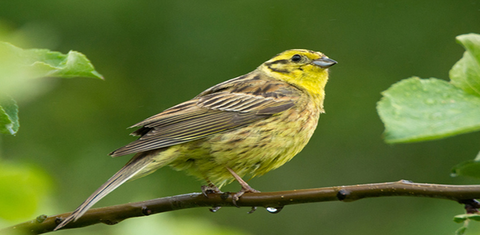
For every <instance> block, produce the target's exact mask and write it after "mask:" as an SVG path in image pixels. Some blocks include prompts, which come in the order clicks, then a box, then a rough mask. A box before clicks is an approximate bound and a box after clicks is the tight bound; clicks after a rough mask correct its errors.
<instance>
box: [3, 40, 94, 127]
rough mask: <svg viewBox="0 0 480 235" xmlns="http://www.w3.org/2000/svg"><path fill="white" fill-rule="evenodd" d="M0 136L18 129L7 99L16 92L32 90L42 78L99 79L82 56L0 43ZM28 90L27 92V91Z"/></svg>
mask: <svg viewBox="0 0 480 235" xmlns="http://www.w3.org/2000/svg"><path fill="white" fill-rule="evenodd" d="M0 71H2V73H0V81H1V84H2V86H0V133H3V134H7V133H9V134H12V135H13V134H15V133H16V132H17V131H18V128H19V126H20V124H19V122H18V115H17V114H18V107H17V105H16V102H15V100H13V99H12V98H11V97H9V96H8V95H15V94H16V93H17V92H18V91H19V90H22V91H23V92H24V93H28V92H31V90H36V89H38V88H36V87H35V86H30V85H29V83H31V82H32V80H33V79H39V78H42V77H59V78H72V77H91V78H100V79H103V77H102V75H101V74H100V73H98V72H97V71H95V69H94V67H93V65H92V64H91V63H90V61H89V60H88V59H87V57H86V56H85V55H83V54H82V53H80V52H76V51H70V52H68V54H62V53H60V52H56V51H50V50H47V49H21V48H18V47H16V46H14V45H12V44H10V43H7V42H0ZM30 89H31V90H30ZM7 94H8V95H7Z"/></svg>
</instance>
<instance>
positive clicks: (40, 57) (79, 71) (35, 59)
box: [0, 42, 103, 79]
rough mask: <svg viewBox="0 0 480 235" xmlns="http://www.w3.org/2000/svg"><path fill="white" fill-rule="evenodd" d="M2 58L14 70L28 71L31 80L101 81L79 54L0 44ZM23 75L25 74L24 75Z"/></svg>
mask: <svg viewBox="0 0 480 235" xmlns="http://www.w3.org/2000/svg"><path fill="white" fill-rule="evenodd" d="M0 52H2V57H3V58H4V59H7V60H8V61H10V62H13V64H12V65H10V66H13V67H14V68H17V69H23V70H28V73H26V74H27V75H28V76H30V77H31V78H36V77H62V78H72V77H90V78H100V79H103V77H102V75H101V74H100V73H98V72H97V71H95V68H94V67H93V65H92V63H90V61H89V60H88V59H87V57H86V56H85V55H83V54H82V53H80V52H76V51H70V52H68V54H62V53H60V52H56V51H50V50H47V49H21V48H19V47H16V46H13V45H12V44H9V43H6V42H0ZM24 75H25V73H24Z"/></svg>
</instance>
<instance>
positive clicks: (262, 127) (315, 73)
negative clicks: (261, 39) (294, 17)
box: [54, 49, 337, 230]
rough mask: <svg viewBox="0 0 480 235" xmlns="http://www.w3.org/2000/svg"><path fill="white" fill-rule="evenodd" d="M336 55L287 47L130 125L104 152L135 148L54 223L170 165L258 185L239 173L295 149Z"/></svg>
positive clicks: (259, 170) (213, 179) (303, 139)
mask: <svg viewBox="0 0 480 235" xmlns="http://www.w3.org/2000/svg"><path fill="white" fill-rule="evenodd" d="M335 64H337V62H336V61H335V60H333V59H330V58H329V57H327V56H326V55H325V54H323V53H321V52H316V51H312V50H306V49H292V50H287V51H284V52H282V53H280V54H277V55H276V56H274V57H273V58H271V59H270V60H268V61H266V62H264V63H262V64H261V65H260V66H259V67H257V68H256V69H255V70H253V71H252V72H250V73H247V74H245V75H242V76H239V77H236V78H233V79H230V80H227V81H225V82H221V83H219V84H217V85H215V86H213V87H211V88H208V89H207V90H205V91H203V92H201V93H200V94H199V95H197V96H196V97H194V98H193V99H191V100H188V101H186V102H183V103H180V104H178V105H175V106H173V107H171V108H169V109H166V110H164V111H163V112H161V113H159V114H156V115H154V116H151V117H149V118H147V119H145V120H144V121H141V122H139V123H137V124H135V125H133V126H131V127H135V128H139V129H137V130H136V131H134V132H133V133H132V135H134V136H139V138H138V139H137V140H135V141H133V142H131V143H129V144H127V145H126V146H124V147H121V148H119V149H117V150H115V151H113V152H111V153H110V155H111V156H112V157H118V156H123V155H128V154H135V155H134V156H133V157H132V159H131V160H130V161H128V162H127V163H126V164H125V166H124V167H123V168H121V169H120V170H119V171H118V172H117V173H116V174H114V175H113V176H112V177H111V178H110V179H109V180H108V181H107V182H105V183H104V184H103V185H102V186H100V188H98V189H97V190H96V191H95V192H94V193H93V194H92V195H91V196H90V197H89V198H87V199H86V200H85V201H84V202H83V203H82V204H81V205H80V206H79V207H78V208H77V209H76V210H75V211H73V212H72V214H71V215H69V216H68V217H67V218H65V219H64V220H63V221H62V222H61V223H60V224H58V225H57V227H56V228H55V229H54V230H58V229H61V228H62V227H64V226H65V225H67V224H68V223H70V222H72V221H76V220H77V219H78V218H80V217H81V216H82V215H83V214H84V213H85V212H86V211H87V210H88V209H89V208H90V207H92V206H93V205H94V204H95V203H97V202H98V201H99V200H101V199H102V198H103V197H105V196H106V195H107V194H109V193H110V192H112V191H113V190H114V189H116V188H117V187H119V186H120V185H122V184H123V183H125V182H127V181H131V180H134V179H138V178H140V177H143V176H146V175H148V174H150V173H152V172H154V171H156V170H157V169H159V168H161V167H164V166H170V167H172V168H173V169H175V170H179V171H186V172H187V173H188V174H190V175H193V176H195V177H197V178H198V179H200V180H203V181H204V182H205V183H207V185H205V186H204V187H202V191H204V193H205V191H208V190H213V191H215V192H220V188H221V187H222V186H224V185H226V184H228V183H231V182H232V181H234V180H237V181H238V182H239V183H240V185H241V187H242V188H241V190H240V191H239V192H237V193H236V194H234V195H233V201H234V202H236V201H237V200H239V198H240V197H241V196H242V195H243V194H244V193H256V192H259V191H257V190H255V189H253V188H252V187H251V186H249V185H248V184H247V183H246V182H245V181H244V180H243V179H242V177H244V176H246V175H248V176H250V177H252V178H253V177H255V176H260V175H263V174H265V173H267V172H269V171H271V170H273V169H276V168H278V167H280V166H282V165H283V164H285V163H286V162H288V161H289V160H291V159H292V158H293V157H294V156H295V155H297V154H298V153H299V152H300V151H301V150H302V149H303V148H304V147H305V145H306V144H307V143H308V141H309V140H310V138H311V136H312V135H313V133H314V131H315V129H316V126H317V123H318V120H319V115H320V114H321V113H324V107H323V103H324V99H325V85H326V83H327V81H328V77H329V68H330V67H331V66H333V65H335Z"/></svg>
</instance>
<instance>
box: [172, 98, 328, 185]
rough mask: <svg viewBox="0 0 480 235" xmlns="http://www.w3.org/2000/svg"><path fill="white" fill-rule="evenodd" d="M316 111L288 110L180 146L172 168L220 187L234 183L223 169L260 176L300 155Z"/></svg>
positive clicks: (228, 173)
mask: <svg viewBox="0 0 480 235" xmlns="http://www.w3.org/2000/svg"><path fill="white" fill-rule="evenodd" d="M318 117H319V110H318V109H315V108H310V109H307V110H298V109H291V110H287V111H286V112H284V113H282V114H280V115H276V116H272V117H270V118H267V119H265V120H262V121H258V122H255V123H252V124H250V125H248V126H243V127H239V128H237V129H233V130H230V131H228V132H222V133H218V134H215V135H211V136H209V137H207V138H206V139H202V140H199V141H194V142H191V143H189V144H187V145H183V146H182V147H183V148H185V149H183V151H181V152H185V153H189V154H188V155H184V154H179V156H178V158H177V160H176V161H175V162H173V163H172V164H170V166H172V167H173V168H174V169H177V170H186V171H187V172H188V173H189V174H191V175H194V176H197V177H198V178H201V179H204V180H207V181H209V182H211V183H213V184H215V185H216V186H217V187H221V186H223V185H224V184H226V183H229V182H231V181H232V180H233V177H232V175H231V174H230V172H229V171H228V170H227V169H226V167H229V168H231V169H232V170H233V171H235V172H236V173H237V174H238V175H239V176H241V177H242V176H245V175H250V176H252V177H253V176H257V175H263V174H265V173H267V172H268V171H270V170H273V169H276V168H278V167H280V166H282V165H283V164H285V163H286V162H288V161H289V160H290V159H292V158H293V157H294V156H295V155H296V154H297V153H299V152H300V151H301V150H302V149H303V147H305V145H306V144H307V143H308V141H309V139H310V137H311V136H312V134H313V132H314V130H315V128H316V126H317V122H318Z"/></svg>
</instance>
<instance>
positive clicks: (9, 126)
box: [0, 97, 20, 135]
mask: <svg viewBox="0 0 480 235" xmlns="http://www.w3.org/2000/svg"><path fill="white" fill-rule="evenodd" d="M2 98H3V99H2ZM19 127H20V124H19V123H18V106H17V103H16V102H15V100H13V99H12V98H10V97H0V133H3V134H11V135H14V134H15V133H17V131H18V128H19Z"/></svg>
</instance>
